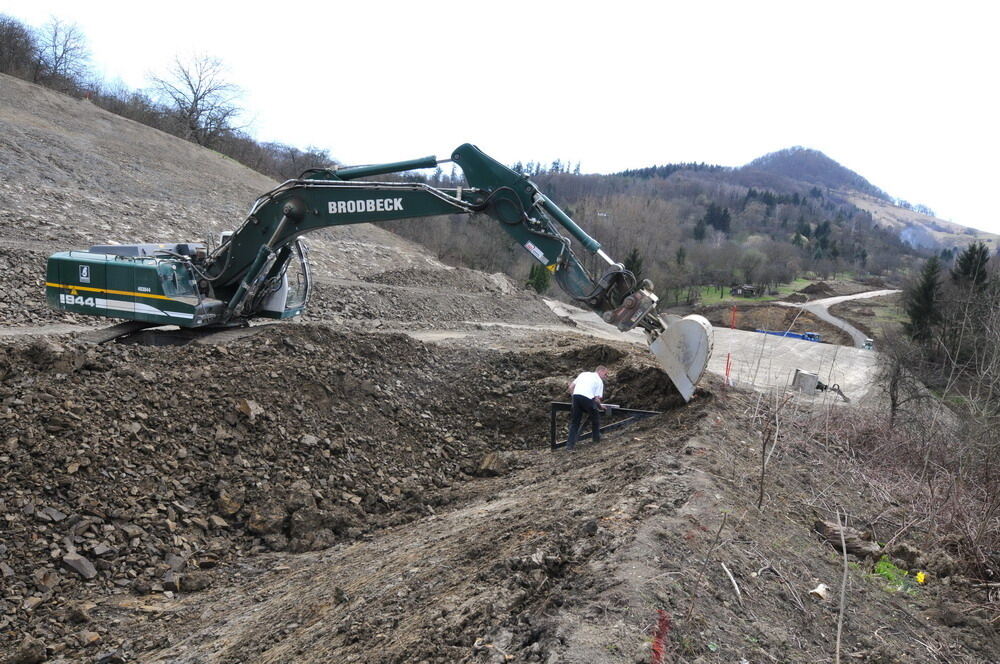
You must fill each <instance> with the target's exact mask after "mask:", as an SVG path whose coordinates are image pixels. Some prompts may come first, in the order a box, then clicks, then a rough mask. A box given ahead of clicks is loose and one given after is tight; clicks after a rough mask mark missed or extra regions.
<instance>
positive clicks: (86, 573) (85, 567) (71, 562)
mask: <svg viewBox="0 0 1000 664" xmlns="http://www.w3.org/2000/svg"><path fill="white" fill-rule="evenodd" d="M62 563H63V565H65V566H66V567H67V568H68V569H71V570H73V571H74V572H76V573H77V574H79V575H80V576H82V577H83V578H84V579H87V580H88V581H89V580H91V579H93V578H94V577H96V576H97V569H96V568H94V565H93V564H92V563H91V562H90V561H89V560H87V559H86V558H84V557H83V556H81V555H80V554H78V553H67V554H66V555H65V556H63V558H62Z"/></svg>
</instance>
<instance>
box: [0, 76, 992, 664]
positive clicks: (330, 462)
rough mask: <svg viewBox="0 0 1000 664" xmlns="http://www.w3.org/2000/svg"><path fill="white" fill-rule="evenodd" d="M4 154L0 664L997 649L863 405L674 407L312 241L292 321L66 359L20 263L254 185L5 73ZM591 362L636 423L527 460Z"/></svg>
mask: <svg viewBox="0 0 1000 664" xmlns="http://www.w3.org/2000/svg"><path fill="white" fill-rule="evenodd" d="M0 141H2V144H0V147H2V149H0V169H2V172H3V176H4V177H3V179H2V181H0V186H2V189H0V194H2V196H0V229H2V234H0V248H2V249H3V251H4V254H3V260H4V261H7V263H6V264H5V266H4V269H2V270H0V278H2V279H3V281H0V284H2V288H4V292H5V295H4V298H3V300H2V302H3V303H4V304H6V305H9V304H13V305H14V306H13V307H8V308H5V309H3V310H0V323H2V327H0V330H2V331H3V333H4V334H0V527H2V530H0V533H2V539H0V656H2V657H3V661H4V664H28V663H32V664H38V663H39V662H44V661H49V662H60V663H68V662H95V663H97V662H99V663H101V664H112V663H116V664H118V663H123V662H129V661H141V662H171V663H190V664H194V662H199V663H205V662H236V661H239V662H248V663H258V662H259V663H265V662H288V661H292V660H294V661H296V662H302V663H303V664H310V663H316V664H319V663H324V664H326V663H328V662H373V663H374V662H380V663H382V662H396V663H402V662H433V663H435V664H450V663H452V662H466V663H472V662H479V663H484V664H485V663H491V664H499V663H501V662H509V661H524V662H548V663H556V662H559V663H563V664H574V663H575V664H591V663H594V662H611V663H615V664H625V663H633V664H634V663H636V662H647V661H654V658H657V657H660V655H658V652H659V651H660V650H664V649H665V650H666V652H667V653H668V657H670V660H668V661H675V662H682V661H687V662H696V661H697V662H705V663H711V664H715V663H716V662H718V663H720V664H721V663H722V662H739V661H747V662H751V661H752V662H764V661H767V662H771V661H781V662H788V663H790V664H806V663H810V664H812V663H814V662H817V661H830V660H832V659H833V658H834V656H835V655H836V656H843V657H844V658H845V659H847V658H848V657H849V658H850V659H851V660H852V661H859V662H868V663H869V664H876V663H879V662H881V663H885V662H897V663H899V664H910V663H916V662H925V661H927V660H928V653H940V654H942V655H943V656H944V655H946V658H947V661H949V662H953V663H958V664H966V663H969V664H971V663H972V662H984V661H996V660H997V659H998V656H1000V643H998V638H997V634H996V630H995V627H994V625H993V624H992V622H991V621H994V620H995V616H994V613H993V612H992V608H991V606H990V593H992V592H993V589H992V586H988V585H987V586H981V585H977V584H976V583H974V582H972V581H970V580H969V579H968V578H967V577H966V576H965V574H966V573H967V571H968V570H967V567H966V566H965V565H964V563H963V561H961V560H959V559H957V558H956V557H955V556H954V555H952V554H953V553H954V552H949V550H948V549H947V544H945V545H941V546H935V541H936V540H935V538H932V537H931V536H930V533H932V532H933V531H932V527H933V526H934V521H933V520H932V519H930V518H929V517H927V515H925V514H924V513H921V514H920V515H918V516H920V517H921V518H920V519H915V518H914V517H915V515H914V514H913V513H912V512H910V511H909V510H908V508H907V505H906V504H902V503H901V502H900V500H899V498H900V495H901V492H902V489H904V488H906V487H908V486H910V485H909V484H906V483H905V482H904V481H903V478H901V476H900V475H893V474H888V475H886V476H881V477H880V476H876V475H874V474H873V473H872V471H873V466H872V465H871V464H868V463H866V461H868V459H867V458H866V457H864V456H862V455H863V454H864V453H865V448H864V447H863V446H862V443H864V442H865V440H866V439H864V434H867V433H868V431H870V429H866V428H865V423H869V422H875V421H877V420H878V419H879V418H880V415H881V413H880V411H878V409H877V408H878V407H877V405H874V406H873V409H872V410H871V411H866V410H863V409H860V408H859V409H852V410H850V411H845V412H844V418H839V417H837V416H836V413H834V411H833V410H832V409H831V408H830V407H829V402H828V401H826V400H825V398H819V399H817V400H815V401H810V400H805V401H798V400H791V399H790V398H789V400H787V401H780V400H778V399H777V397H776V398H775V399H774V400H773V404H774V405H771V404H772V398H771V396H770V395H764V394H756V393H751V392H742V391H739V390H734V389H732V388H731V387H727V386H725V385H723V384H722V383H721V382H720V381H718V380H716V379H712V378H708V379H706V380H705V381H704V382H703V384H702V389H701V390H699V392H698V394H697V396H696V399H695V400H694V401H693V402H692V403H691V404H689V405H687V406H680V400H679V398H678V396H677V395H676V394H675V393H673V392H672V391H671V389H670V387H669V385H668V383H667V379H666V378H665V376H664V374H663V373H662V372H661V371H660V370H659V369H658V368H657V367H656V366H654V364H653V363H652V361H651V359H650V358H649V357H647V356H646V355H644V354H637V353H635V352H634V348H633V347H632V346H631V345H629V344H625V343H619V342H615V341H599V340H596V339H594V338H592V337H588V336H584V335H582V334H580V333H579V332H578V330H577V328H573V327H569V326H566V325H564V324H563V323H562V321H561V320H559V319H557V318H556V317H555V316H553V315H552V314H551V313H550V312H549V309H548V307H547V306H545V305H544V304H543V303H542V302H541V301H540V299H539V298H537V297H535V296H533V295H531V294H527V293H525V292H523V291H520V290H518V289H517V288H516V287H513V286H512V285H511V284H510V283H509V282H506V281H504V280H502V279H498V278H496V277H494V276H493V275H488V274H483V273H478V272H474V271H471V270H456V269H449V268H447V267H445V266H443V265H441V264H440V263H438V262H437V261H436V259H434V258H433V257H430V256H428V255H427V254H426V253H424V252H423V251H421V250H420V249H419V248H418V247H415V246H414V245H412V244H411V243H409V242H406V241H403V240H401V239H399V238H398V237H396V236H393V235H392V234H390V233H388V232H386V231H385V230H384V229H380V228H373V227H354V228H352V229H348V230H349V231H350V232H349V233H332V234H330V235H328V236H326V237H319V238H317V240H316V242H315V243H314V251H313V252H312V257H313V258H314V259H316V260H317V261H318V262H320V263H319V265H318V267H321V268H322V271H323V272H325V274H326V276H325V278H324V279H323V281H322V282H321V283H320V284H318V285H317V291H318V292H317V295H318V296H319V299H318V300H317V301H316V302H313V303H312V304H313V305H317V306H313V307H312V309H311V311H312V312H313V313H312V314H311V316H312V318H311V319H310V320H305V321H294V322H285V323H281V324H275V325H272V326H263V327H261V328H260V329H259V330H257V332H258V333H257V334H256V335H251V336H247V337H245V338H240V339H236V340H233V341H231V342H229V343H220V344H218V345H208V344H191V345H187V346H165V347H159V346H142V345H126V344H105V345H93V344H84V343H81V342H80V340H79V339H78V338H76V337H74V336H73V335H71V334H67V333H65V328H64V326H62V325H60V326H55V327H53V326H50V325H48V324H49V323H53V322H60V323H63V322H66V321H63V320H62V319H61V318H60V317H58V316H54V315H50V314H46V313H45V311H46V310H45V308H44V305H43V304H42V303H41V298H42V292H43V290H42V288H41V284H40V281H41V275H40V273H39V272H38V271H37V270H38V268H39V267H40V264H41V263H42V262H43V261H44V256H45V255H46V253H48V252H50V251H53V250H56V249H63V248H66V247H67V246H87V245H88V244H89V243H92V242H95V241H108V240H109V239H122V240H132V239H140V238H141V239H161V238H162V239H167V238H170V239H174V238H178V235H180V234H181V233H184V235H185V236H187V237H190V236H191V235H193V236H194V237H201V236H203V235H204V234H206V233H209V232H210V233H215V232H218V231H219V230H222V229H227V228H230V227H231V226H232V220H231V218H230V215H231V214H234V213H235V214H237V218H238V211H239V210H245V205H246V204H247V203H248V202H249V199H250V198H253V197H254V196H255V195H256V194H258V193H260V190H266V189H267V188H268V187H270V186H271V184H272V183H270V182H269V181H267V180H266V179H261V178H260V176H256V175H254V174H253V173H251V172H249V171H247V170H246V169H244V168H242V167H240V166H238V165H236V164H233V163H232V162H230V161H228V160H226V159H223V158H221V157H220V156H219V155H217V154H215V153H212V152H210V151H207V150H203V149H199V148H195V147H193V146H191V145H190V144H187V143H184V142H183V141H180V140H179V139H176V138H173V137H169V136H166V135H164V134H161V133H159V132H156V131H154V130H150V129H148V128H145V127H141V126H139V125H135V124H133V123H129V122H127V121H123V120H121V119H120V118H116V117H115V116H111V115H109V114H106V113H103V112H101V111H98V110H97V109H94V108H93V107H92V106H90V105H89V104H87V103H86V102H84V101H81V100H77V99H73V98H69V97H65V96H62V95H57V94H55V93H52V92H48V91H44V90H40V89H38V88H34V87H31V86H28V85H27V84H23V83H22V82H20V81H13V80H12V79H7V78H4V77H0ZM675 177H676V174H675V175H674V176H671V178H670V179H669V180H666V181H663V182H666V183H668V185H667V186H668V187H673V186H675V184H674V183H672V182H670V181H671V180H673V179H674V178H675ZM551 180H552V183H553V184H555V185H556V186H558V187H560V188H562V189H563V191H564V192H565V193H566V194H567V195H568V196H571V195H572V193H573V189H572V188H573V187H574V186H575V185H576V184H577V183H578V182H579V181H578V180H575V179H572V178H571V179H565V180H564V179H562V178H551ZM624 182H625V180H614V181H612V185H613V186H618V185H620V184H623V183H624ZM663 182H656V183H653V186H652V189H653V190H656V189H657V188H658V187H661V186H663ZM603 184H607V183H606V182H605V183H603ZM603 184H602V186H603ZM680 186H681V187H692V186H697V187H705V186H708V185H706V184H705V183H696V185H695V184H692V183H690V182H687V183H684V182H681V185H680ZM745 193H746V192H744V195H745ZM601 195H602V196H606V197H607V198H606V200H607V201H609V202H614V203H615V204H618V205H622V206H625V205H628V204H630V205H633V206H636V205H637V203H636V202H635V201H632V202H631V203H629V201H628V200H627V198H625V197H620V192H615V191H613V190H604V191H603V192H602V194H601ZM245 197H249V198H245ZM578 200H580V201H583V200H586V199H584V198H580V199H578ZM593 200H594V201H597V200H598V199H593ZM602 202H603V201H602ZM643 202H644V201H639V202H638V206H637V207H634V208H630V209H634V210H636V211H637V212H640V213H641V211H642V208H641V204H642V203H643ZM590 204H591V203H587V205H590ZM579 205H580V209H592V208H588V207H586V206H584V205H583V204H582V203H581V204H579ZM777 205H779V206H780V205H784V204H777ZM789 205H791V203H789ZM752 206H754V207H763V208H766V203H763V202H760V201H753V202H752ZM597 209H598V210H600V209H601V208H597ZM606 209H607V208H606ZM669 209H674V210H676V209H679V208H672V207H670V208H669ZM657 212H659V211H658V210H654V214H651V215H650V217H649V219H655V218H658V217H657V216H656V214H655V213H657ZM741 223H743V220H742V219H741ZM747 223H749V222H747ZM206 229H207V230H206ZM33 263H38V265H33ZM11 266H13V267H11ZM15 268H16V269H15ZM15 273H16V275H18V276H17V277H16V278H15V277H13V276H11V275H12V274H15ZM10 293H12V294H13V297H11V296H10V295H8V294H10ZM68 322H71V323H74V324H83V323H87V322H92V321H84V320H81V319H71V320H69V321H68ZM26 323H30V325H26ZM14 328H18V329H14ZM25 328H27V329H25ZM11 332H16V333H17V334H16V335H13V334H11ZM596 364H605V365H606V366H608V367H609V368H610V369H611V371H612V373H611V378H610V380H609V385H608V390H607V392H608V397H609V400H611V399H615V400H620V402H621V403H622V404H627V405H630V406H633V407H637V408H642V409H648V410H656V411H661V414H660V415H657V416H655V417H651V418H649V419H647V420H644V421H643V422H642V423H641V424H639V425H636V426H634V427H632V428H628V429H622V430H619V431H615V432H609V434H608V435H607V436H606V437H605V438H604V440H603V442H602V443H601V444H600V445H596V446H595V445H586V444H584V445H581V448H580V449H579V450H578V451H577V452H575V453H573V454H564V453H552V452H550V451H549V449H548V435H549V431H550V429H549V427H550V419H549V417H550V412H549V408H548V402H550V401H553V400H558V399H562V398H565V390H566V385H567V383H568V382H569V381H570V380H572V378H573V377H574V376H575V375H576V373H577V372H578V371H579V370H580V369H581V368H590V367H593V366H595V365H596ZM783 398H784V397H782V399H783ZM844 419H847V420H848V422H849V425H850V426H847V425H845V424H844V423H843V420H844ZM559 424H560V426H559V427H557V429H558V432H559V433H561V432H562V431H563V430H564V429H563V426H562V424H563V423H562V422H560V423H559ZM851 427H854V428H851ZM859 430H860V432H861V434H862V435H861V436H860V437H854V436H853V433H852V432H854V431H859ZM937 447H938V448H940V446H937ZM927 458H928V460H929V462H930V463H932V464H933V463H934V462H935V459H936V457H934V456H928V457H927ZM762 459H764V460H766V461H765V466H766V471H767V472H766V473H761V471H760V467H761V463H762ZM919 460H920V459H918V460H917V461H919ZM886 478H889V479H888V480H886ZM917 484H918V486H919V487H920V488H921V490H922V489H923V487H924V486H925V485H924V484H923V480H921V481H920V482H918V483H917ZM929 514H933V512H930V513H929ZM838 518H844V519H846V520H847V521H848V523H849V524H850V526H851V527H853V528H855V529H857V531H858V532H861V533H864V537H860V536H859V539H862V540H863V541H866V542H868V540H866V539H864V538H869V539H870V540H871V541H870V542H868V546H867V549H868V550H869V551H875V550H877V551H878V554H877V555H882V554H884V555H885V556H886V557H887V558H886V561H883V562H881V563H880V565H881V566H880V567H878V566H876V564H875V563H876V561H875V560H874V559H873V558H872V557H871V556H869V555H866V554H865V553H863V552H862V550H860V549H856V551H857V553H855V554H850V561H849V562H850V563H851V564H849V565H846V566H845V562H848V561H847V558H846V557H845V556H844V555H842V553H841V551H840V545H839V544H838V543H837V538H831V537H830V536H829V534H826V535H824V534H822V533H818V532H817V530H816V529H817V521H834V520H836V519H838ZM819 528H820V530H821V531H822V530H824V527H823V526H822V525H820V527H819ZM883 545H884V546H883ZM873 546H874V547H876V548H875V549H873V548H872V547H873ZM890 563H891V566H890ZM918 571H919V572H922V573H924V574H926V578H924V577H923V576H922V577H921V578H922V579H924V581H925V583H922V584H921V583H918V582H916V581H914V580H913V578H914V575H915V574H916V573H917V572H918ZM904 572H906V573H907V574H906V575H904V574H903V573H904ZM845 573H846V575H847V577H846V578H847V579H848V582H847V592H846V595H845V599H846V607H847V608H846V610H845V611H844V612H843V628H844V630H843V636H842V638H841V639H840V640H838V639H836V637H835V634H836V633H837V625H838V621H839V618H840V616H839V610H838V606H839V602H838V598H837V596H836V595H837V593H836V591H833V593H832V597H828V598H826V599H824V598H823V597H822V593H818V594H819V595H820V596H814V595H813V594H811V593H810V591H811V590H813V589H815V588H816V587H817V586H818V585H819V584H820V583H823V584H826V585H828V586H830V587H831V588H837V587H838V585H837V584H838V582H839V579H841V578H842V576H841V575H843V574H845ZM838 644H839V645H838ZM661 660H662V657H661Z"/></svg>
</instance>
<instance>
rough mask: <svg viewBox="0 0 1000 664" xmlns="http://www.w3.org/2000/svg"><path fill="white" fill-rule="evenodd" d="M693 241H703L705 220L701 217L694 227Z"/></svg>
mask: <svg viewBox="0 0 1000 664" xmlns="http://www.w3.org/2000/svg"><path fill="white" fill-rule="evenodd" d="M693 236H694V239H695V240H697V241H698V242H701V241H702V240H704V239H705V219H704V217H702V218H701V219H699V220H698V223H696V224H695V225H694V233H693Z"/></svg>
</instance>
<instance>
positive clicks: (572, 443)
mask: <svg viewBox="0 0 1000 664" xmlns="http://www.w3.org/2000/svg"><path fill="white" fill-rule="evenodd" d="M584 413H587V415H588V416H590V423H591V425H592V427H593V429H594V442H595V443H599V442H601V411H600V410H598V409H597V404H596V403H594V400H593V399H589V398H587V397H585V396H583V395H582V394H574V395H573V409H572V410H571V411H570V415H569V438H568V439H567V440H566V449H567V450H571V449H573V448H574V447H576V439H577V438H578V437H579V436H580V420H581V419H583V414H584Z"/></svg>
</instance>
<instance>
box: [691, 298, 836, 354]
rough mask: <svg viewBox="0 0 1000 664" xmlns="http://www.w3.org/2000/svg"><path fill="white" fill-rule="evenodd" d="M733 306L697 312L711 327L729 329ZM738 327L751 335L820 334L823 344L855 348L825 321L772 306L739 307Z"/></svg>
mask: <svg viewBox="0 0 1000 664" xmlns="http://www.w3.org/2000/svg"><path fill="white" fill-rule="evenodd" d="M732 306H733V305H731V304H726V305H714V306H710V307H702V308H699V309H698V310H697V311H696V313H699V314H701V315H702V316H704V317H705V318H707V319H708V320H709V321H710V322H711V323H712V325H715V326H717V327H729V326H730V322H731V315H732V314H731V311H732ZM735 328H736V329H737V330H746V331H749V332H753V331H755V330H771V331H786V330H787V331H789V332H795V333H797V334H801V333H803V332H817V333H819V334H820V336H821V337H822V339H823V343H828V344H839V345H841V346H852V345H853V342H852V340H851V337H850V335H849V334H847V333H846V332H844V331H843V330H841V329H840V328H838V327H836V326H834V325H831V324H829V323H827V322H826V321H824V320H820V319H819V318H817V317H816V316H814V315H813V314H811V313H809V312H808V311H801V310H799V309H797V308H791V307H782V306H778V305H773V304H764V303H761V304H756V303H753V304H751V303H744V304H738V305H736V325H735Z"/></svg>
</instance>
